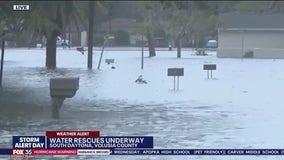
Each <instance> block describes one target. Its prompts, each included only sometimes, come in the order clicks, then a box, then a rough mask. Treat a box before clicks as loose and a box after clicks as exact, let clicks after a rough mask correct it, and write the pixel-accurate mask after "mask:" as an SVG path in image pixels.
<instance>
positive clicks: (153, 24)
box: [138, 1, 162, 57]
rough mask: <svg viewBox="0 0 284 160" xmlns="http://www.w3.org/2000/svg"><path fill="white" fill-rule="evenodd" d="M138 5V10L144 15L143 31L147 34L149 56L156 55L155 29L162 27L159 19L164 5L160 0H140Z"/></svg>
mask: <svg viewBox="0 0 284 160" xmlns="http://www.w3.org/2000/svg"><path fill="white" fill-rule="evenodd" d="M138 6H139V8H138V10H139V11H140V13H142V15H143V17H144V21H143V27H142V29H143V31H142V33H145V34H146V37H147V40H148V48H149V57H154V56H156V51H155V44H154V35H153V31H154V30H155V29H156V28H159V27H161V25H160V21H159V19H160V16H161V13H162V5H161V2H159V1H140V2H139V3H138Z"/></svg>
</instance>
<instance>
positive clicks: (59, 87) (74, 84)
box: [49, 77, 79, 98]
mask: <svg viewBox="0 0 284 160" xmlns="http://www.w3.org/2000/svg"><path fill="white" fill-rule="evenodd" d="M49 87H50V96H51V97H62V98H71V97H73V96H74V95H75V94H76V91H77V90H78V89H79V77H58V78H51V79H50V85H49Z"/></svg>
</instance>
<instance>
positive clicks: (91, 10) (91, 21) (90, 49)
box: [88, 1, 95, 69]
mask: <svg viewBox="0 0 284 160" xmlns="http://www.w3.org/2000/svg"><path fill="white" fill-rule="evenodd" d="M94 3H95V1H89V4H90V6H89V33H88V69H92V67H93V28H94Z"/></svg>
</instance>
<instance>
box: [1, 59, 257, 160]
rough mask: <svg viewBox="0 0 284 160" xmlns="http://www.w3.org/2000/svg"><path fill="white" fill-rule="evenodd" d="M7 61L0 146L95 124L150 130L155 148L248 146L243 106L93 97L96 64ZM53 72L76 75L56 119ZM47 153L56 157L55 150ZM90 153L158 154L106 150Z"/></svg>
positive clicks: (128, 131)
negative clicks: (62, 65)
mask: <svg viewBox="0 0 284 160" xmlns="http://www.w3.org/2000/svg"><path fill="white" fill-rule="evenodd" d="M13 63H14V62H10V61H8V62H7V63H5V72H4V74H5V76H4V83H3V89H2V90H1V92H0V106H1V107H0V115H1V116H0V148H10V147H11V143H12V136H16V135H44V134H45V131H48V130H49V131H51V130H98V131H100V133H101V135H103V136H154V148H157V149H159V148H161V149H166V148H168V149H198V148H234V147H233V146H236V148H242V147H243V148H244V149H245V148H250V147H251V146H248V145H247V144H245V142H246V140H247V139H246V137H244V138H243V137H239V136H238V135H239V134H240V133H243V132H245V128H243V124H242V122H241V121H240V119H243V118H245V117H246V115H245V113H243V112H237V111H236V110H232V111H230V110H228V109H225V108H224V107H223V106H218V105H212V106H194V105H193V104H191V103H190V102H187V101H184V102H168V103H139V104H129V103H128V102H127V101H123V100H116V99H115V97H114V98H111V99H97V98H96V97H97V95H98V94H100V93H97V92H96V84H98V83H101V82H98V80H99V78H100V74H101V72H99V71H97V70H93V71H89V70H86V69H82V68H70V69H67V68H60V69H57V70H55V71H52V70H46V69H45V68H42V67H13ZM55 76H79V77H80V89H79V90H78V92H77V94H76V95H75V97H74V98H72V99H66V100H65V101H64V104H63V107H62V108H61V111H60V119H52V118H51V109H50V108H51V107H50V106H51V102H50V97H49V79H50V78H51V77H55ZM145 94H148V93H145ZM259 143H261V142H258V141H255V144H259ZM53 158H54V159H57V158H58V159H60V156H55V157H53ZM53 158H51V157H50V158H48V157H46V159H53ZM69 158H71V159H72V157H69ZM73 158H74V159H77V158H80V159H87V158H90V159H93V158H91V157H83V156H82V157H73ZM188 158H189V157H187V158H186V157H185V156H179V157H177V156H169V157H163V158H162V159H188ZM195 158H198V159H202V157H195ZM203 158H204V157H203ZM207 158H208V157H207ZM227 158H228V157H227ZM96 159H161V158H160V157H158V156H151V157H150V156H138V157H134V156H117V157H114V156H110V157H96ZM210 159H213V158H210ZM219 159H220V158H219ZM221 159H222V158H221ZM225 159H226V157H225Z"/></svg>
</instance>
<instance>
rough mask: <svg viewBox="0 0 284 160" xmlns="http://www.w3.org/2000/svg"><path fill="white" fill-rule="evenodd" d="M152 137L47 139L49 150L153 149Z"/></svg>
mask: <svg viewBox="0 0 284 160" xmlns="http://www.w3.org/2000/svg"><path fill="white" fill-rule="evenodd" d="M153 146H154V145H153V137H152V136H143V137H140V136H139V137H135V136H117V137H109V136H105V137H104V136H102V137H99V138H86V137H84V138H47V148H84V149H93V148H153Z"/></svg>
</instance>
